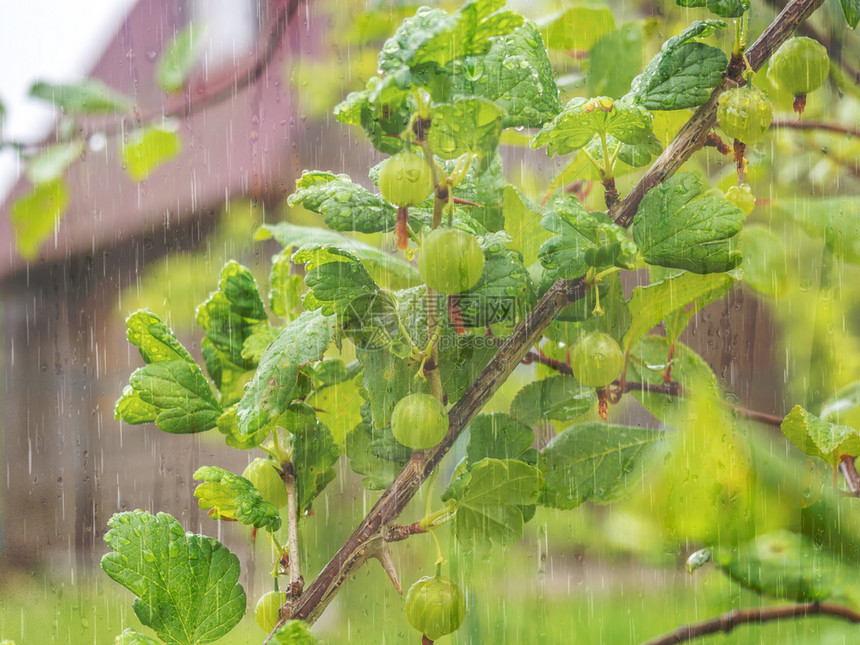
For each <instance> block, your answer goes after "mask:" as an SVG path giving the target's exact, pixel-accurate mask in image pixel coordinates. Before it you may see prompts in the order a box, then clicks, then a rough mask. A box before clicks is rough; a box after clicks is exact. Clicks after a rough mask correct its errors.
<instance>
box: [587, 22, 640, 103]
mask: <svg viewBox="0 0 860 645" xmlns="http://www.w3.org/2000/svg"><path fill="white" fill-rule="evenodd" d="M642 48H643V41H642V25H641V24H639V23H636V22H631V23H627V24H626V25H622V26H621V27H619V28H618V29H614V30H612V31H610V32H607V33H605V34H604V35H602V36H601V37H600V38H599V39H598V40H597V42H595V43H594V46H593V47H592V48H591V50H590V51H589V54H588V77H587V79H586V80H587V82H588V94H589V96H609V97H612V98H614V99H620V98H621V97H622V96H624V95H625V94H626V93H627V91H628V90H629V89H630V84H631V83H632V82H633V79H634V78H636V75H637V74H638V73H639V71H640V70H641V69H642V63H643V61H642Z"/></svg>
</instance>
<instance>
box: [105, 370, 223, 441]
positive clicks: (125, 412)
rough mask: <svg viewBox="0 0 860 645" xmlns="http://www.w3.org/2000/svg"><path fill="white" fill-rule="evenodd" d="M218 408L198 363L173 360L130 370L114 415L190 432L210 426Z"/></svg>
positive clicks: (134, 421)
mask: <svg viewBox="0 0 860 645" xmlns="http://www.w3.org/2000/svg"><path fill="white" fill-rule="evenodd" d="M222 412H223V411H222V409H221V406H220V405H218V401H217V400H216V399H215V395H214V394H213V393H212V389H211V388H210V387H209V382H208V381H207V380H206V377H204V376H203V372H202V371H201V370H200V367H199V366H198V365H197V364H196V363H188V362H186V361H184V360H174V361H165V362H160V363H150V364H149V365H146V366H145V367H140V368H138V369H136V370H135V371H134V372H132V374H131V377H130V378H129V385H127V386H126V388H125V389H124V390H123V392H122V397H121V398H120V399H119V401H117V402H116V407H115V408H114V418H116V419H118V420H122V421H125V422H126V423H132V424H140V423H150V422H155V425H156V426H158V429H159V430H161V431H163V432H169V433H171V434H190V433H195V432H204V431H206V430H209V429H211V428H214V427H215V422H216V421H217V420H218V417H219V416H221V414H222Z"/></svg>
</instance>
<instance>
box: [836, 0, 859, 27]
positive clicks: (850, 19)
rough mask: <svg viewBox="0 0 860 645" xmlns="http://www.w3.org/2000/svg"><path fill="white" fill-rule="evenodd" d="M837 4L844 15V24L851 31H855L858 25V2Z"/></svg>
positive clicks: (847, 0) (844, 0)
mask: <svg viewBox="0 0 860 645" xmlns="http://www.w3.org/2000/svg"><path fill="white" fill-rule="evenodd" d="M839 4H840V5H841V6H842V13H843V14H845V22H847V23H848V26H849V27H850V28H851V29H856V28H857V23H860V0H839Z"/></svg>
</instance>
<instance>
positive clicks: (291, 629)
mask: <svg viewBox="0 0 860 645" xmlns="http://www.w3.org/2000/svg"><path fill="white" fill-rule="evenodd" d="M269 642H270V643H271V644H272V645H317V643H318V642H319V641H317V639H316V638H314V636H313V634H311V632H310V629H309V628H308V624H307V623H306V622H304V621H302V620H288V621H287V622H285V623H284V624H283V625H281V626H280V627H278V631H276V632H275V634H274V636H272V638H271V640H269Z"/></svg>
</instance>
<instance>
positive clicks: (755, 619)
mask: <svg viewBox="0 0 860 645" xmlns="http://www.w3.org/2000/svg"><path fill="white" fill-rule="evenodd" d="M807 616H833V617H834V618H840V619H842V620H846V621H848V622H849V623H860V614H858V613H857V612H855V611H853V610H851V609H848V608H847V607H840V606H839V605H832V604H830V603H817V602H811V603H807V604H804V605H788V606H781V607H761V608H759V609H735V610H734V611H730V612H727V613H725V614H723V615H721V616H717V617H716V618H711V619H708V620H705V621H702V622H701V623H694V624H692V625H685V626H683V627H679V628H678V629H676V630H674V631H672V632H669V633H668V634H664V635H663V636H659V637H658V638H655V639H653V640H650V641H648V642H646V643H643V645H676V644H677V643H686V642H687V641H691V640H693V639H696V638H701V637H702V636H707V635H709V634H718V633H720V632H722V633H725V634H727V633H728V632H730V631H732V630H733V629H734V628H735V627H737V626H738V625H744V624H747V623H753V624H760V623H767V622H771V621H774V620H784V619H788V618H806V617H807Z"/></svg>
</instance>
